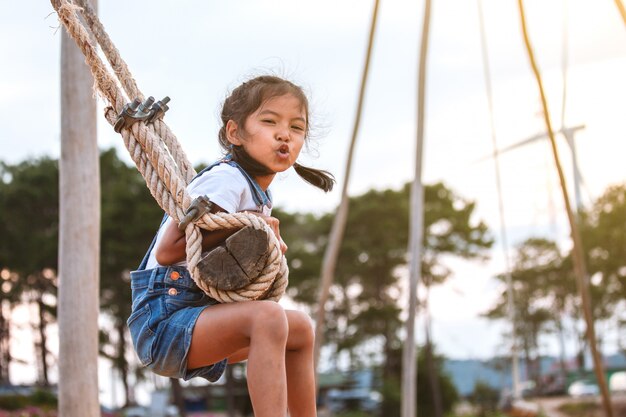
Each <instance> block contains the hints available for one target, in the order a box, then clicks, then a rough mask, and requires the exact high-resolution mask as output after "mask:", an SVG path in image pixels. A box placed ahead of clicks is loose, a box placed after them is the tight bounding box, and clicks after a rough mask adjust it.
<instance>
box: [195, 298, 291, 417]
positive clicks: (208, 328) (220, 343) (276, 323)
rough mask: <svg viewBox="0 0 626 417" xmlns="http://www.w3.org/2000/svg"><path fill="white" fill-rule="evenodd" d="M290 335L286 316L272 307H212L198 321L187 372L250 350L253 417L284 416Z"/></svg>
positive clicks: (252, 303) (256, 304)
mask: <svg viewBox="0 0 626 417" xmlns="http://www.w3.org/2000/svg"><path fill="white" fill-rule="evenodd" d="M288 333H289V328H288V323H287V316H286V314H285V311H284V310H283V308H282V307H281V306H280V305H279V304H277V303H275V302H273V301H246V302H242V303H229V304H219V305H216V306H212V307H210V308H207V309H205V310H204V311H203V312H202V314H200V317H198V321H197V322H196V325H195V327H194V331H193V335H192V338H191V347H190V349H189V356H188V359H187V366H188V368H190V369H193V368H198V367H201V366H206V365H209V364H212V363H215V362H218V361H220V360H222V359H223V358H227V357H230V356H232V355H234V354H236V353H240V352H241V351H242V350H244V349H246V348H249V350H248V360H249V363H248V390H249V391H250V399H251V401H252V406H253V408H254V414H255V416H256V417H280V416H284V415H285V413H286V410H287V394H286V392H287V379H286V371H285V346H286V343H287V335H288Z"/></svg>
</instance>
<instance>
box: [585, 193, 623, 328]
mask: <svg viewBox="0 0 626 417" xmlns="http://www.w3.org/2000/svg"><path fill="white" fill-rule="evenodd" d="M583 219H584V221H583V225H582V227H581V234H582V238H583V245H584V247H585V252H586V253H587V267H588V270H589V275H590V276H594V275H596V277H594V278H597V279H594V280H592V285H591V288H590V289H591V293H592V302H593V306H594V316H596V317H600V318H607V317H610V316H612V314H613V312H614V310H615V307H616V306H617V305H618V304H619V303H620V302H621V301H622V300H623V299H624V293H626V184H621V185H616V186H613V187H610V188H608V189H607V190H606V191H605V192H604V194H603V195H602V196H601V197H600V198H598V200H597V201H596V202H595V203H594V205H593V206H592V208H591V209H590V210H589V212H588V213H586V215H585V216H584V217H583Z"/></svg>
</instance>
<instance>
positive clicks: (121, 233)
mask: <svg viewBox="0 0 626 417" xmlns="http://www.w3.org/2000/svg"><path fill="white" fill-rule="evenodd" d="M100 167H101V188H102V195H103V198H102V230H101V237H102V238H101V256H100V260H101V261H100V276H101V280H100V306H101V308H102V310H103V311H106V312H107V313H109V315H110V318H111V320H112V325H113V331H112V332H102V334H101V341H102V343H101V347H100V353H101V354H102V355H103V356H105V357H106V358H108V359H109V360H111V361H112V364H113V367H114V368H115V369H117V370H118V371H119V373H120V378H121V380H122V383H123V385H124V393H125V399H124V403H125V405H128V403H129V399H132V393H131V388H130V385H129V379H128V377H129V365H128V360H127V358H126V353H127V352H128V346H129V342H128V330H127V328H126V320H127V319H128V317H129V316H130V312H131V301H132V300H131V290H130V271H131V270H134V269H136V268H137V266H138V265H139V262H140V261H141V258H142V257H143V255H144V253H145V251H146V250H147V248H148V245H149V244H150V241H151V240H152V238H153V237H154V234H155V233H156V231H157V229H158V225H159V221H160V220H161V218H162V216H163V212H162V211H161V209H160V208H159V206H158V205H157V204H156V202H155V201H154V199H153V198H152V196H151V195H150V191H149V190H148V188H147V187H146V184H145V181H144V180H143V178H142V177H141V175H140V174H139V172H138V171H137V169H136V168H134V167H130V166H128V165H126V164H125V163H124V162H122V161H121V160H120V159H119V158H118V157H117V154H116V152H115V150H114V149H109V150H106V151H103V152H102V153H101V154H100Z"/></svg>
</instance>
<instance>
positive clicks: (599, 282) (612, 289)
mask: <svg viewBox="0 0 626 417" xmlns="http://www.w3.org/2000/svg"><path fill="white" fill-rule="evenodd" d="M579 223H580V225H581V235H582V241H583V249H584V251H585V254H586V258H587V270H588V271H587V272H588V276H589V277H592V279H590V283H591V285H590V286H589V290H590V293H591V304H592V306H593V312H592V313H593V318H594V319H595V320H606V319H609V318H611V317H614V315H615V312H616V308H617V307H618V306H619V304H620V303H621V302H622V300H623V298H624V293H625V292H626V184H623V185H618V186H613V187H610V188H608V189H607V190H606V191H605V193H604V194H603V195H602V196H601V197H600V198H598V200H597V201H596V202H595V203H594V204H593V206H592V207H591V208H590V209H589V211H588V212H585V213H580V220H579ZM497 278H498V279H499V280H501V281H502V282H503V284H505V283H506V279H507V277H506V275H504V274H503V275H500V276H498V277H497ZM511 278H512V281H513V288H514V292H513V294H514V298H513V301H514V308H515V318H516V321H515V323H516V330H517V334H516V338H517V339H518V341H519V345H520V346H521V347H523V349H524V352H525V355H526V359H527V360H528V361H529V362H531V363H532V362H533V361H534V360H535V359H536V358H537V357H538V351H539V346H538V340H539V337H540V334H544V333H548V332H552V331H557V332H559V333H562V332H564V329H563V327H562V323H563V318H564V317H570V318H571V319H572V321H576V320H578V319H580V318H581V317H582V313H581V301H580V296H579V290H578V288H577V285H576V279H575V277H574V275H573V264H572V256H571V254H568V253H566V254H561V252H560V250H559V248H558V247H557V245H556V243H555V242H552V241H548V240H546V239H541V238H531V239H528V240H526V241H525V242H523V243H522V244H521V245H519V246H518V247H517V248H516V255H515V262H514V264H513V268H512V271H511ZM506 306H507V294H506V285H503V290H502V293H501V296H500V297H499V299H498V301H497V302H496V304H495V305H494V306H492V308H491V309H490V310H489V311H488V312H487V313H486V316H487V317H488V318H491V319H502V318H505V317H507V310H506V308H507V307H506ZM619 323H620V322H619V321H618V324H619ZM621 325H622V326H624V325H626V323H622V324H621ZM574 330H576V329H574ZM577 331H578V332H579V333H578V337H579V338H580V340H581V341H582V342H583V345H584V340H585V333H584V329H583V330H577ZM507 337H509V336H507ZM531 369H533V368H531ZM537 376H538V375H534V377H537Z"/></svg>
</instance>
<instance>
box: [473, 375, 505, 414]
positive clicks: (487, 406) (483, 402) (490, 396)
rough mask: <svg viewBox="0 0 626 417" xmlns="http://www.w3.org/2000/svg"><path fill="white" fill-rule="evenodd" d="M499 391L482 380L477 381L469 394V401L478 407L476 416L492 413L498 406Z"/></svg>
mask: <svg viewBox="0 0 626 417" xmlns="http://www.w3.org/2000/svg"><path fill="white" fill-rule="evenodd" d="M499 397H500V392H499V390H498V389H496V388H493V387H492V386H491V385H489V384H487V383H486V382H484V381H477V382H476V384H475V385H474V391H473V392H472V393H471V394H470V396H469V398H468V399H469V401H470V402H471V403H472V404H473V405H475V406H476V407H478V410H479V412H478V416H480V417H486V416H490V415H493V413H495V412H496V410H497V408H498V399H499Z"/></svg>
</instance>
